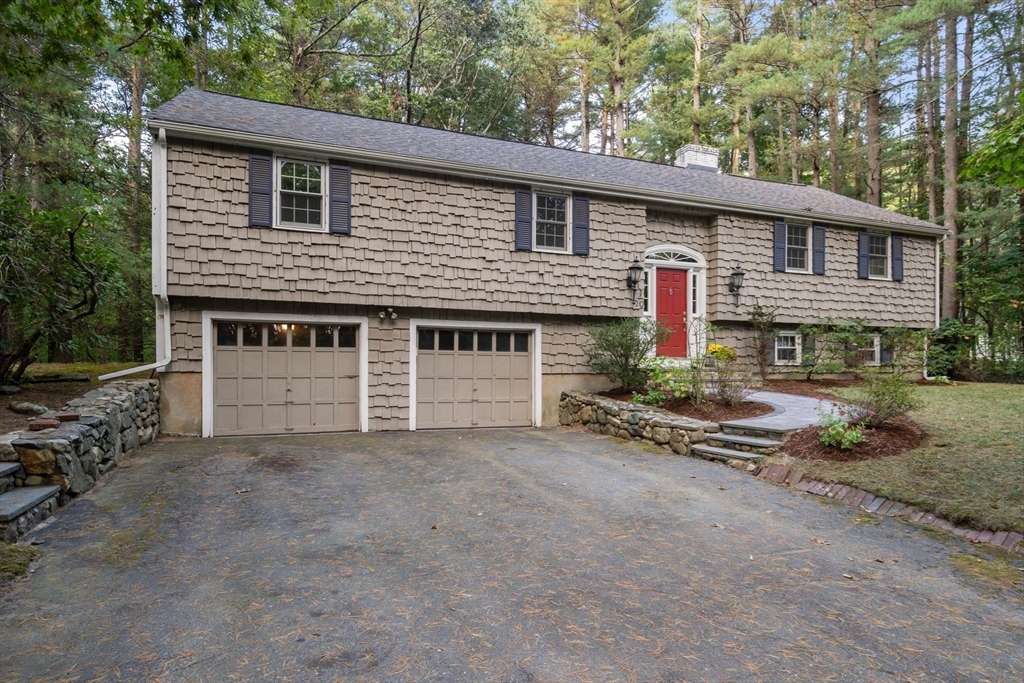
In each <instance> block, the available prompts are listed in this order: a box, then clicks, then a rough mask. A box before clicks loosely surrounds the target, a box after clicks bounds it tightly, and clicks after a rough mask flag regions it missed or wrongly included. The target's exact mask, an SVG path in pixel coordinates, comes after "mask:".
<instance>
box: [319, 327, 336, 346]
mask: <svg viewBox="0 0 1024 683" xmlns="http://www.w3.org/2000/svg"><path fill="white" fill-rule="evenodd" d="M315 336H316V339H315V342H316V346H317V348H325V349H329V348H332V347H333V346H334V326H333V325H317V326H316V335H315Z"/></svg>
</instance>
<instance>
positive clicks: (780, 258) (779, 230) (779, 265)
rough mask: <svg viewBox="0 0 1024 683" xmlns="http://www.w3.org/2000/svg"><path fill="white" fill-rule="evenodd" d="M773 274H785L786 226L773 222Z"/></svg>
mask: <svg viewBox="0 0 1024 683" xmlns="http://www.w3.org/2000/svg"><path fill="white" fill-rule="evenodd" d="M775 272H777V273H784V272H786V224H785V223H783V222H782V221H775Z"/></svg>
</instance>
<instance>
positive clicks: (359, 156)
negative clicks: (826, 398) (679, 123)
mask: <svg viewBox="0 0 1024 683" xmlns="http://www.w3.org/2000/svg"><path fill="white" fill-rule="evenodd" d="M148 124H149V126H150V127H157V126H159V127H161V128H164V129H166V130H167V131H168V133H179V134H180V135H181V136H182V137H186V138H190V139H195V140H206V141H211V142H223V143H227V144H233V145H238V144H243V145H248V146H252V147H258V148H262V149H270V150H288V151H295V152H305V153H310V152H312V153H319V154H328V155H330V156H339V157H343V158H345V159H348V160H352V161H361V162H364V163H367V164H375V165H381V164H383V165H387V166H391V167H393V168H402V169H407V170H413V171H421V172H426V173H441V174H446V175H458V176H462V177H466V178H476V179H478V180H489V181H492V182H500V183H524V184H531V185H533V184H537V185H543V186H544V187H547V188H551V189H555V190H562V191H564V192H573V191H576V192H596V193H598V194H607V195H611V196H614V197H623V198H626V199H637V200H641V201H650V202H659V203H662V204H669V205H673V206H684V207H698V208H702V209H710V210H714V211H736V212H740V213H753V214H761V215H767V216H781V215H786V216H790V217H794V218H802V219H804V220H810V221H818V222H819V223H829V224H832V225H845V226H850V227H862V228H882V229H885V230H892V231H895V232H900V233H904V234H911V235H929V236H938V237H943V236H945V235H946V232H947V231H946V230H945V229H943V228H940V227H938V226H936V227H935V228H923V227H919V226H912V225H903V224H900V223H887V222H884V221H872V220H866V219H863V218H854V217H848V216H834V215H830V214H822V213H817V212H814V211H793V210H792V209H785V210H783V209H779V208H778V207H772V206H763V205H760V204H750V203H747V202H734V201H728V202H727V201H716V200H710V199H707V198H705V197H696V196H693V195H685V194H678V193H675V192H661V191H656V190H643V189H639V188H635V187H629V186H625V185H616V184H614V183H604V182H600V181H592V182H591V181H588V182H586V183H581V182H579V181H572V180H567V179H566V178H561V177H558V176H549V175H546V174H542V173H517V172H514V171H502V170H499V169H494V168H490V167H487V166H478V165H476V164H460V163H455V162H451V161H443V162H442V161H434V160H430V159H421V158H419V157H413V156H408V155H405V154H390V153H385V152H375V151H372V150H365V149H358V148H353V147H345V146H342V145H329V144H322V143H313V142H305V141H302V140H293V139H289V138H281V137H277V136H273V135H260V134H257V133H245V132H240V131H233V130H225V129H222V128H212V127H209V126H199V125H196V124H191V123H178V122H173V121H160V120H157V119H150V120H149V121H148Z"/></svg>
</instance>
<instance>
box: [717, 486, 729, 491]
mask: <svg viewBox="0 0 1024 683" xmlns="http://www.w3.org/2000/svg"><path fill="white" fill-rule="evenodd" d="M718 490H719V491H728V490H729V489H727V488H725V487H724V486H719V487H718Z"/></svg>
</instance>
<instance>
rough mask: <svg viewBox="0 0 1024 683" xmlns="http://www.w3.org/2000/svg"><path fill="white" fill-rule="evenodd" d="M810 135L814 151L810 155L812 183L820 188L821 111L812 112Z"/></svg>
mask: <svg viewBox="0 0 1024 683" xmlns="http://www.w3.org/2000/svg"><path fill="white" fill-rule="evenodd" d="M811 135H812V137H813V139H814V151H813V154H812V155H811V170H812V172H813V175H812V178H813V180H812V182H813V183H814V186H815V187H821V157H820V156H819V152H820V149H821V110H820V109H815V110H814V117H813V118H812V119H811Z"/></svg>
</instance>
